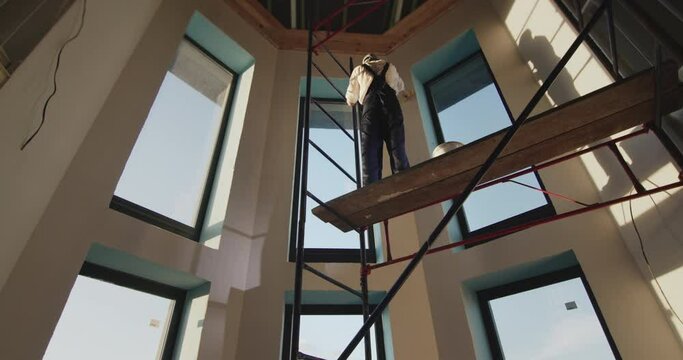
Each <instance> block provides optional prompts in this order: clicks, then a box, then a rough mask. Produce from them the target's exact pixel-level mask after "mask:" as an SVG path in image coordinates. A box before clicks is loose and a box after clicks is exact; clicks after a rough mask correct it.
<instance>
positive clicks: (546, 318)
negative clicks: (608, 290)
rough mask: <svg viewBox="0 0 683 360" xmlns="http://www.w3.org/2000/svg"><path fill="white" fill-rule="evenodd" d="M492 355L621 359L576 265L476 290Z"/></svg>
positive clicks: (505, 356) (534, 357) (586, 283)
mask: <svg viewBox="0 0 683 360" xmlns="http://www.w3.org/2000/svg"><path fill="white" fill-rule="evenodd" d="M478 298H479V306H480V308H481V311H482V317H483V319H484V327H485V328H486V332H487V335H488V341H489V345H490V347H491V354H492V356H493V358H494V359H511V360H512V359H620V358H621V357H620V356H619V352H618V350H617V348H616V345H615V344H614V341H613V340H612V337H611V336H610V334H609V331H608V330H607V326H606V325H605V321H604V319H603V317H602V315H601V314H600V310H599V308H598V306H597V303H596V302H595V299H594V298H593V294H592V293H591V291H590V287H589V286H588V282H587V281H586V278H585V277H584V275H583V273H582V272H581V268H580V267H578V266H576V267H572V268H568V269H564V270H560V271H556V272H553V273H550V274H546V275H542V276H539V277H535V278H531V279H527V280H522V281H519V282H515V283H512V284H508V285H503V286H500V287H496V288H493V289H488V290H483V291H480V292H479V293H478Z"/></svg>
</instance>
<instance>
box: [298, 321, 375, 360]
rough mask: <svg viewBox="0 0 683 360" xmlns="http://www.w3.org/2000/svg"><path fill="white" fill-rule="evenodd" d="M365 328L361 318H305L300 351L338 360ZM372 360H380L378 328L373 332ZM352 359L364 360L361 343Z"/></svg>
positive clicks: (372, 329) (363, 350)
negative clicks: (350, 342)
mask: <svg viewBox="0 0 683 360" xmlns="http://www.w3.org/2000/svg"><path fill="white" fill-rule="evenodd" d="M362 325H363V316H362V315H302V316H301V331H300V340H299V350H300V351H301V352H303V353H305V354H308V355H313V356H317V357H320V358H323V359H336V358H338V357H339V355H340V354H341V353H342V351H344V348H346V345H348V343H349V341H351V339H352V338H353V337H354V336H355V335H356V333H357V332H358V329H360V327H361V326H362ZM370 341H371V343H372V350H373V351H372V358H373V359H377V346H376V341H375V327H374V326H373V327H372V328H371V329H370ZM349 359H352V360H361V359H365V348H364V345H363V342H361V343H360V344H359V345H358V346H357V347H356V349H355V350H354V351H353V353H351V356H350V357H349Z"/></svg>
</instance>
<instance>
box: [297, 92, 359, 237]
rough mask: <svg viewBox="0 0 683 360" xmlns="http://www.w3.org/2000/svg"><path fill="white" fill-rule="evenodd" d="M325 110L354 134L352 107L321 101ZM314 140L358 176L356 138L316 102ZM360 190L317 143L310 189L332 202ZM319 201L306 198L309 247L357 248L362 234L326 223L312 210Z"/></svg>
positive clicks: (311, 149) (312, 156) (311, 162)
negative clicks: (326, 155) (335, 122)
mask: <svg viewBox="0 0 683 360" xmlns="http://www.w3.org/2000/svg"><path fill="white" fill-rule="evenodd" d="M320 104H321V106H322V107H323V109H325V111H327V112H328V113H329V114H330V115H332V116H333V117H334V118H335V119H336V120H337V122H338V123H339V124H340V125H342V126H343V127H344V128H345V129H346V130H347V131H348V133H349V134H350V135H353V116H352V112H351V108H350V107H349V106H347V105H346V104H344V103H335V102H320ZM309 121H310V134H309V137H310V140H311V141H312V142H314V143H315V144H316V145H318V146H319V147H320V148H321V149H322V150H323V151H325V153H327V154H328V155H329V156H330V157H331V158H332V159H333V160H334V161H335V162H337V164H339V165H340V166H341V167H342V168H343V169H344V170H345V171H346V172H347V173H348V174H349V175H351V176H352V177H354V178H355V176H356V162H355V157H356V154H355V151H354V148H353V140H351V139H350V138H349V137H348V136H346V135H344V133H343V132H342V130H341V129H340V128H339V127H337V126H336V125H335V124H334V123H333V122H332V121H331V120H330V118H329V117H328V116H327V115H325V113H324V112H322V111H321V110H320V108H318V107H317V106H316V105H315V104H311V114H310V118H309ZM355 189H356V184H355V183H354V182H353V181H352V180H351V179H350V178H349V177H347V176H346V175H345V174H344V173H343V172H342V171H341V170H339V169H338V168H337V167H335V166H334V165H333V164H332V163H331V162H330V161H329V160H328V159H326V158H325V157H324V156H323V155H322V154H321V153H320V152H319V151H318V150H316V149H315V148H314V147H313V146H310V147H309V151H308V190H309V191H310V192H311V193H313V195H315V196H316V197H318V198H319V199H320V200H322V201H329V200H332V199H334V198H336V197H338V196H341V195H344V194H346V193H348V192H351V191H353V190H355ZM317 206H318V204H317V203H316V202H314V201H313V200H311V199H308V200H307V201H306V207H307V213H306V214H307V216H306V233H305V236H306V247H307V248H319V249H357V248H358V247H359V244H358V234H357V233H356V232H353V231H349V232H347V233H344V232H342V231H340V230H339V229H337V228H336V227H334V226H332V225H330V224H327V223H324V222H323V221H322V220H320V219H318V217H317V216H314V215H313V214H312V213H311V210H312V209H313V208H314V207H317Z"/></svg>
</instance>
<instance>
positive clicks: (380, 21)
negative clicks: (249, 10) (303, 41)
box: [259, 0, 426, 34]
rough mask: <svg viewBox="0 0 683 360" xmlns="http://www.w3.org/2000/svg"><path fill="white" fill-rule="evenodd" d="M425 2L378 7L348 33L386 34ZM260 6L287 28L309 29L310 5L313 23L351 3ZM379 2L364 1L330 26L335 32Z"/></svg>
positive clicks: (402, 0)
mask: <svg viewBox="0 0 683 360" xmlns="http://www.w3.org/2000/svg"><path fill="white" fill-rule="evenodd" d="M425 1H426V0H395V1H386V2H385V3H384V4H381V5H379V8H378V9H377V10H376V11H373V12H372V13H370V14H369V15H368V16H367V17H365V18H363V19H362V20H360V21H359V22H358V23H356V24H353V25H351V26H350V27H349V28H348V29H347V30H346V32H349V33H362V34H383V33H384V32H385V31H387V30H389V28H391V27H392V26H394V25H395V24H396V23H398V22H399V20H401V19H402V18H404V17H405V16H406V15H408V14H410V13H411V12H413V11H414V10H415V9H417V8H418V7H419V6H420V5H422V3H424V2H425ZM259 2H260V3H261V5H262V6H263V7H264V8H266V10H268V12H270V13H271V14H273V16H275V18H276V19H277V20H278V21H279V22H280V24H282V25H283V26H284V27H286V28H288V29H308V26H307V24H308V19H307V18H306V14H307V11H308V9H306V6H305V4H307V6H312V7H313V9H312V11H313V14H314V15H313V18H314V21H315V20H317V19H322V18H324V17H326V16H328V15H329V14H332V13H333V12H334V11H335V10H337V9H339V8H341V7H342V6H344V4H346V3H348V0H325V1H317V2H313V1H304V0H259ZM375 5H376V1H367V0H362V1H358V2H357V3H356V5H353V6H351V7H349V8H348V9H345V10H344V11H343V12H342V13H341V14H339V16H337V17H335V18H334V20H333V21H332V23H331V28H332V29H340V28H341V27H343V26H344V25H347V24H348V23H349V21H352V20H354V19H355V18H357V17H358V16H359V15H361V14H362V13H364V12H366V11H368V10H369V9H372V8H373V6H375Z"/></svg>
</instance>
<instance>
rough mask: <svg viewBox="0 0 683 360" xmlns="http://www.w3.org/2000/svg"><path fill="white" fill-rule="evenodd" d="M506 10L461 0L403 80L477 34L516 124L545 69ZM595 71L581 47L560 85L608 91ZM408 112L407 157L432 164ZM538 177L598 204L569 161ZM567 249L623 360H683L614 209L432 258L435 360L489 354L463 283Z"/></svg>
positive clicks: (405, 65)
mask: <svg viewBox="0 0 683 360" xmlns="http://www.w3.org/2000/svg"><path fill="white" fill-rule="evenodd" d="M541 2H542V1H540V0H539V1H538V2H531V1H518V2H517V3H519V6H524V7H534V6H535V5H534V3H539V4H540V3H541ZM508 5H509V4H508ZM508 5H506V3H496V2H493V5H492V4H491V3H488V2H478V1H460V2H459V3H458V4H457V5H456V6H455V7H454V8H453V9H451V10H450V11H449V12H448V14H446V15H444V16H443V17H442V18H440V19H439V20H438V21H437V22H435V23H434V24H433V25H432V26H430V27H429V28H427V29H426V30H424V31H422V32H421V33H420V34H418V35H416V36H414V37H413V38H411V39H410V40H409V41H408V42H406V44H405V45H403V46H402V47H400V48H399V49H397V50H396V51H394V52H393V53H392V54H391V55H390V56H389V58H390V60H391V61H393V62H394V63H395V64H396V65H397V67H398V68H399V71H401V70H402V69H409V68H410V66H411V65H412V64H414V63H415V62H417V61H418V60H419V59H421V58H422V57H423V56H425V55H426V54H429V53H431V52H433V51H434V50H436V49H437V48H438V47H439V46H440V45H441V44H444V43H445V42H447V41H448V40H450V39H452V38H454V37H456V36H458V35H460V34H462V33H463V32H465V31H466V30H468V29H470V28H473V29H474V32H475V34H476V36H477V39H478V40H479V42H480V44H481V47H482V50H483V52H484V54H485V56H486V58H487V60H488V61H489V63H490V65H491V68H492V70H493V73H494V75H495V77H496V80H497V81H498V83H499V85H500V87H501V90H502V92H503V95H504V97H505V99H506V101H507V102H508V105H509V106H510V108H511V110H512V113H513V115H515V116H517V115H518V114H519V113H520V112H521V110H522V108H523V107H524V106H525V105H526V103H527V102H528V101H529V99H530V98H531V97H532V95H533V93H534V91H535V90H536V89H537V88H538V86H539V82H538V78H537V77H536V76H534V73H535V74H536V75H537V76H540V77H543V76H545V75H544V72H543V71H548V70H547V69H538V68H537V69H533V67H530V66H529V65H530V64H527V61H526V59H524V58H523V56H522V55H523V54H524V53H523V52H522V50H523V49H527V48H526V47H524V46H522V45H521V44H519V43H518V39H517V38H516V34H512V35H511V33H512V30H510V26H509V25H508V24H506V22H505V20H504V19H505V17H504V16H502V15H501V13H505V14H507V12H508V11H510V10H511V8H510V7H509V6H508ZM536 6H538V4H537V5H536ZM523 15H524V14H519V13H518V14H513V18H514V19H515V20H516V21H518V22H521V23H522V24H524V23H525V21H533V20H535V19H528V18H524V17H523ZM501 18H502V19H501ZM546 18H547V16H546ZM536 20H538V21H539V24H538V26H539V27H543V28H544V29H545V31H554V32H555V34H554V35H553V36H556V37H564V39H565V42H563V43H562V44H563V46H568V45H566V44H567V42H566V40H567V39H568V40H569V41H571V40H572V38H571V34H568V33H565V32H563V31H557V28H552V30H550V29H548V28H547V26H548V23H544V22H543V21H542V20H543V16H542V15H539V16H538V19H536ZM521 35H523V36H524V38H526V37H527V36H528V35H533V34H528V35H525V34H524V32H523V31H522V32H521ZM536 35H537V36H538V35H545V34H536ZM532 40H533V37H532ZM531 49H534V51H537V52H538V53H539V54H541V55H542V56H541V57H537V58H536V59H535V60H536V61H537V63H536V64H535V65H536V66H537V67H540V66H539V65H540V64H543V65H547V64H552V63H553V62H554V61H557V58H556V57H553V56H557V55H554V53H551V52H550V51H548V47H547V46H541V45H534V46H531ZM527 51H528V50H527ZM559 54H560V55H561V52H560V53H559ZM532 69H533V71H532ZM598 70H602V69H601V66H600V65H599V63H597V62H596V61H595V60H594V59H591V58H590V53H589V52H588V51H587V49H586V48H583V49H580V50H579V52H578V53H577V55H576V59H575V60H573V61H572V62H570V64H569V66H568V74H566V75H565V74H563V75H561V80H562V79H564V80H565V81H569V80H571V81H573V82H575V84H574V85H575V86H577V87H580V88H581V89H582V91H585V92H589V91H591V90H593V89H597V88H599V87H601V86H602V85H603V84H604V82H601V81H602V80H604V79H607V78H606V76H605V75H601V74H600V73H599V72H598ZM403 71H404V72H405V71H406V70H403ZM545 74H547V73H545ZM576 74H579V76H576ZM581 74H583V77H581V76H580V75H581ZM404 79H405V76H404ZM560 83H561V85H559V86H556V87H555V88H553V89H552V90H551V95H552V94H560V93H562V92H567V91H568V86H572V84H571V83H569V84H567V83H564V84H562V81H561V82H560ZM407 86H408V88H411V86H412V84H410V81H407ZM560 100H561V99H559V96H557V95H556V96H555V98H554V97H552V96H547V97H546V98H545V99H544V100H543V101H542V102H541V104H539V106H537V108H536V110H535V113H538V112H540V111H543V110H546V109H548V108H550V107H551V106H553V105H555V104H557V103H561V102H560ZM403 110H404V114H405V118H406V134H407V135H406V138H407V141H408V152H409V157H410V159H411V161H412V162H414V163H416V162H419V161H422V160H424V159H426V158H427V157H428V156H429V153H430V152H431V149H429V148H428V147H427V143H426V141H425V134H424V130H423V129H422V128H421V125H420V122H419V121H412V120H411V119H416V118H417V116H419V111H418V108H417V104H416V103H415V101H414V100H412V101H408V102H406V103H404V104H403ZM568 174H571V176H568ZM540 175H541V177H542V179H543V182H544V184H545V185H546V187H547V188H549V189H551V190H558V191H561V192H562V193H563V194H566V195H569V196H571V197H574V198H578V199H581V200H584V201H588V202H594V201H598V200H600V199H601V194H600V193H599V191H598V190H600V189H597V188H596V186H595V183H594V181H593V178H592V177H591V176H590V174H589V173H588V172H587V171H586V167H585V166H584V163H583V161H581V160H578V159H577V160H573V161H569V162H566V163H563V164H562V165H558V166H555V167H552V168H549V169H546V170H543V171H541V173H540ZM553 205H554V206H555V208H556V210H557V212H563V211H567V210H570V209H574V207H573V205H569V204H567V203H563V202H561V201H556V200H553ZM442 214H443V211H442V209H441V208H440V206H434V207H432V208H428V209H424V210H421V211H418V212H416V213H415V216H414V217H415V222H416V226H417V233H418V235H419V239H420V241H424V240H425V239H426V238H427V236H428V235H429V233H430V232H431V230H432V229H433V228H434V226H435V225H436V222H437V221H438V219H439V217H440V216H441V215H442ZM447 241H448V239H447V237H446V236H445V235H444V234H442V235H441V236H440V237H439V239H438V240H437V242H438V243H442V244H443V243H445V242H447ZM567 250H573V251H574V252H575V253H576V256H577V258H578V260H579V263H580V264H581V266H582V268H583V270H584V272H585V273H586V276H587V278H588V281H589V282H590V284H591V287H592V289H593V292H594V293H595V296H596V298H597V301H598V304H599V305H600V308H601V310H602V313H603V315H604V316H605V319H606V321H607V325H608V326H609V328H610V331H611V334H612V336H613V337H614V339H615V342H616V344H617V346H618V348H619V350H620V352H621V355H622V356H623V357H624V358H643V357H652V356H655V357H664V358H675V357H679V356H681V354H682V352H681V347H680V344H679V343H678V342H677V339H676V336H675V335H674V334H673V333H672V332H671V329H670V327H669V326H668V324H667V319H666V317H665V314H664V313H663V312H662V311H661V308H660V307H659V304H658V303H657V301H656V299H655V298H654V297H653V296H652V293H651V292H650V288H649V286H648V283H647V282H646V281H644V280H643V277H642V276H641V274H640V272H639V271H638V267H637V266H636V264H635V263H634V261H633V258H632V257H631V255H630V253H629V251H628V249H627V247H626V246H625V244H624V242H623V241H622V238H621V234H620V231H619V228H618V226H617V224H616V223H615V221H614V218H613V216H612V214H611V213H610V211H608V210H602V211H595V212H591V213H590V214H588V215H584V216H580V217H575V218H571V219H565V220H563V221H561V222H557V223H551V224H546V225H543V226H540V227H537V228H535V229H530V230H527V231H524V232H521V233H517V234H514V235H511V236H506V237H503V238H499V239H497V240H495V241H492V242H489V243H487V244H483V245H480V246H477V247H475V248H471V249H468V250H465V251H461V252H458V253H451V252H442V253H440V254H439V255H433V256H429V257H427V259H426V260H425V262H424V271H425V279H426V283H427V291H428V295H429V300H430V309H431V313H432V319H433V321H434V333H435V336H436V339H437V346H438V351H439V357H440V358H458V357H464V358H475V357H477V358H487V354H484V353H479V352H477V350H476V349H475V346H474V345H473V344H474V343H476V342H481V341H482V340H483V339H481V338H477V336H476V335H475V334H473V332H472V331H471V329H470V327H469V325H468V318H467V311H466V310H467V307H468V306H470V305H468V304H467V301H466V299H465V297H464V295H463V293H462V290H461V288H460V287H461V284H462V283H463V282H464V281H467V280H469V279H476V278H479V277H481V276H484V275H486V274H492V273H495V272H499V271H505V270H506V269H510V268H512V267H515V266H517V265H521V264H525V263H529V262H533V261H537V260H539V259H544V258H547V257H550V256H554V255H557V254H560V253H562V252H565V251H567ZM444 274H448V275H446V276H445V275H444ZM644 334H647V335H645V336H644ZM653 354H657V355H653Z"/></svg>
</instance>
